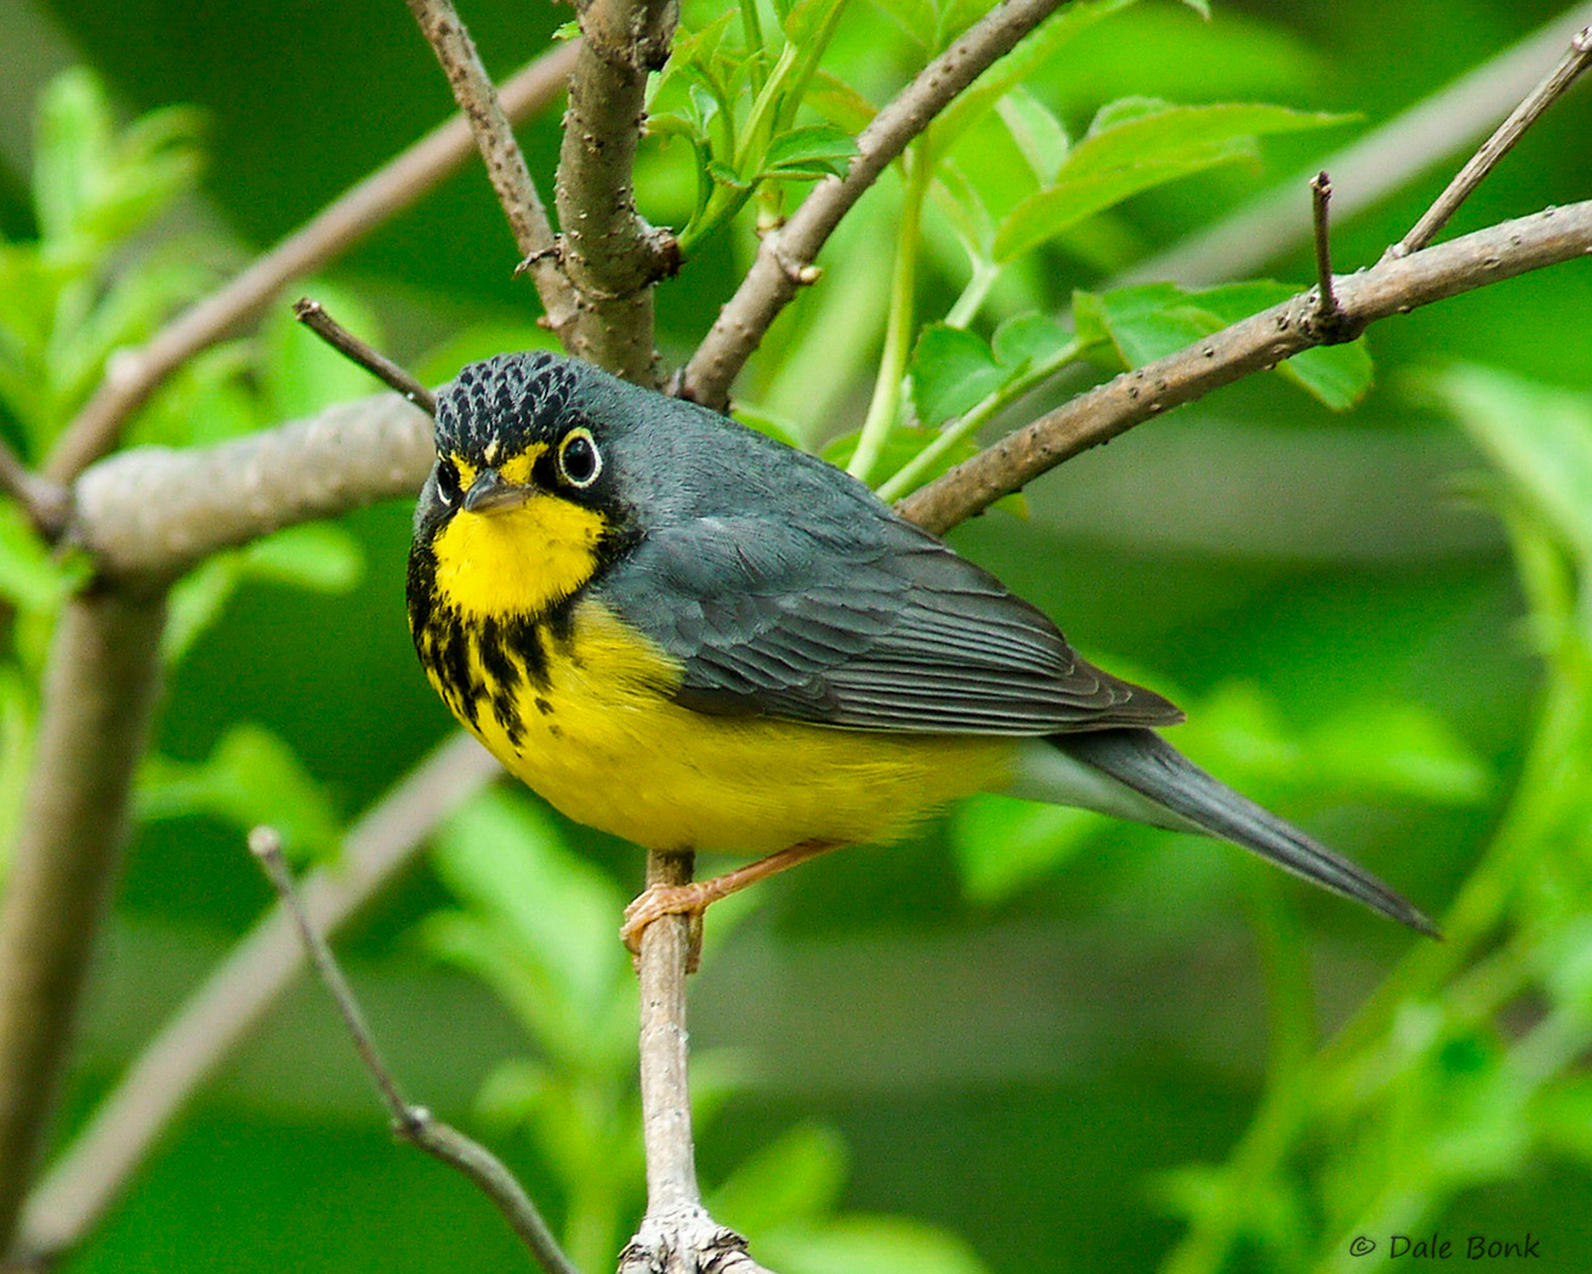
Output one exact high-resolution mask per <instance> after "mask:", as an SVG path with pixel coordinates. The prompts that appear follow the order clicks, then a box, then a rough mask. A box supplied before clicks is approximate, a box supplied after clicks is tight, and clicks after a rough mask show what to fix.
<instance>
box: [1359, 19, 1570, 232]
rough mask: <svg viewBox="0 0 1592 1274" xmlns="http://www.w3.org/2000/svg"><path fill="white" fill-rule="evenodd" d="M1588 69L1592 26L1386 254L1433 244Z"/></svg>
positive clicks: (1566, 51)
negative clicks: (1523, 138) (1549, 108)
mask: <svg viewBox="0 0 1592 1274" xmlns="http://www.w3.org/2000/svg"><path fill="white" fill-rule="evenodd" d="M1589 64H1592V26H1588V27H1583V28H1582V29H1581V30H1579V31H1577V32H1576V33H1575V35H1574V36H1573V37H1572V38H1571V40H1570V47H1569V48H1568V49H1566V50H1565V53H1564V56H1563V57H1562V58H1560V59H1559V64H1558V65H1557V66H1556V67H1554V68H1553V70H1552V71H1550V72H1549V73H1548V74H1547V76H1546V77H1545V78H1544V79H1543V80H1542V82H1541V83H1540V84H1538V85H1537V86H1536V87H1535V88H1534V89H1532V90H1531V92H1530V93H1528V94H1527V95H1526V97H1525V100H1523V101H1522V102H1521V103H1520V105H1518V106H1516V107H1515V109H1514V110H1513V111H1511V112H1510V113H1509V118H1508V119H1506V120H1504V122H1503V123H1502V124H1500V125H1498V128H1497V129H1496V131H1494V133H1493V135H1492V136H1491V137H1489V138H1488V139H1487V140H1486V141H1485V142H1483V143H1482V145H1481V149H1480V150H1478V151H1477V152H1476V153H1475V154H1474V155H1472V156H1471V157H1470V160H1469V162H1468V163H1466V165H1465V166H1464V167H1463V168H1461V169H1460V170H1459V172H1458V173H1456V174H1455V175H1454V179H1453V180H1452V181H1451V182H1449V183H1448V186H1447V187H1446V188H1445V189H1444V191H1443V193H1442V194H1440V195H1439V196H1438V197H1437V200H1436V202H1435V203H1433V204H1432V206H1431V207H1430V208H1428V209H1427V210H1426V212H1425V213H1424V214H1423V215H1422V217H1421V219H1420V220H1419V221H1417V222H1416V223H1415V225H1414V226H1413V227H1412V228H1411V229H1410V232H1409V233H1408V234H1407V235H1405V236H1404V237H1403V238H1402V239H1400V240H1399V241H1398V242H1397V243H1395V244H1394V245H1393V246H1392V247H1391V248H1389V249H1388V250H1387V255H1388V256H1390V257H1404V256H1408V255H1409V254H1410V253H1411V252H1416V251H1419V250H1420V249H1421V248H1424V247H1425V246H1426V245H1427V244H1428V243H1430V242H1431V241H1432V240H1433V238H1435V237H1436V235H1437V232H1438V231H1439V230H1441V229H1442V228H1443V227H1444V225H1446V224H1447V223H1448V219H1449V218H1450V217H1452V216H1453V215H1454V213H1455V212H1456V211H1458V209H1459V206H1460V204H1462V203H1464V202H1465V200H1466V199H1468V198H1469V197H1470V193H1471V191H1473V190H1475V189H1476V187H1477V186H1479V185H1481V183H1482V182H1483V181H1484V180H1486V177H1487V174H1488V173H1490V172H1491V171H1492V170H1493V169H1494V168H1496V167H1497V166H1498V162H1499V160H1501V159H1502V158H1503V157H1504V156H1505V155H1507V154H1508V153H1509V152H1510V150H1512V149H1513V148H1514V144H1515V143H1516V142H1518V141H1519V140H1520V139H1521V138H1522V137H1523V136H1525V132H1526V130H1527V129H1528V128H1530V127H1531V126H1532V125H1533V124H1535V123H1536V122H1537V119H1538V118H1539V117H1540V116H1541V115H1542V113H1543V112H1544V111H1545V110H1547V109H1548V107H1550V106H1552V105H1553V104H1554V103H1555V102H1557V101H1558V100H1559V99H1560V98H1561V97H1563V96H1564V94H1565V93H1566V92H1567V91H1568V90H1569V88H1570V86H1571V85H1572V84H1574V83H1575V82H1576V80H1577V79H1579V78H1580V76H1581V72H1583V71H1585V70H1586V68H1587V66H1588V65H1589Z"/></svg>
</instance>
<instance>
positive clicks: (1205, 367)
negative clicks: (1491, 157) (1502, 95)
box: [897, 200, 1592, 532]
mask: <svg viewBox="0 0 1592 1274" xmlns="http://www.w3.org/2000/svg"><path fill="white" fill-rule="evenodd" d="M1589 252H1592V200H1589V201H1587V202H1584V203H1578V204H1571V205H1569V206H1567V207H1564V208H1558V209H1551V208H1550V209H1547V210H1545V211H1543V212H1539V213H1536V214H1534V215H1533V216H1530V217H1522V218H1520V219H1519V220H1517V221H1506V222H1503V223H1502V224H1500V225H1496V226H1493V227H1491V228H1489V229H1487V230H1479V231H1477V232H1476V233H1474V234H1469V235H1466V236H1464V237H1463V238H1460V239H1453V240H1450V241H1449V242H1447V243H1441V244H1438V245H1437V246H1436V247H1432V248H1426V249H1424V250H1422V251H1420V252H1417V253H1414V254H1412V255H1411V256H1407V257H1403V258H1398V259H1393V260H1384V261H1382V262H1380V263H1379V264H1378V265H1376V266H1375V267H1373V268H1372V269H1370V270H1364V271H1361V272H1360V273H1358V274H1352V275H1348V276H1346V277H1340V278H1339V279H1338V280H1337V284H1338V289H1337V291H1338V303H1339V306H1340V308H1341V309H1342V312H1343V324H1344V326H1345V328H1346V331H1345V332H1342V333H1338V332H1334V333H1323V332H1321V331H1320V330H1318V329H1317V328H1316V327H1315V325H1314V324H1313V323H1312V321H1311V317H1312V312H1313V310H1314V308H1315V304H1314V298H1313V297H1312V295H1311V293H1309V292H1306V293H1303V294H1301V295H1300V296H1296V297H1294V298H1293V299H1292V300H1290V301H1285V302H1283V303H1282V304H1281V305H1277V306H1274V307H1273V308H1271V309H1269V310H1266V311H1263V312H1262V313H1260V314H1256V315H1254V316H1253V317H1251V318H1247V319H1244V320H1243V321H1242V322H1239V323H1235V324H1233V325H1232V326H1231V327H1227V328H1224V329H1223V330H1222V331H1220V332H1217V333H1215V334H1214V335H1212V336H1208V337H1206V338H1205V339H1204V340H1202V341H1197V342H1196V343H1195V344H1193V345H1189V346H1187V347H1185V348H1184V349H1181V350H1179V351H1178V352H1177V353H1175V354H1171V355H1168V356H1167V357H1166V358H1163V359H1159V360H1157V361H1156V362H1154V363H1150V364H1148V365H1146V366H1144V367H1141V368H1138V369H1137V370H1135V371H1131V372H1124V373H1122V375H1120V376H1118V377H1116V378H1115V379H1114V380H1111V381H1108V382H1106V383H1105V384H1104V385H1100V386H1097V387H1096V388H1094V389H1092V390H1090V391H1088V392H1087V393H1084V394H1080V395H1078V397H1076V398H1074V399H1072V400H1071V401H1070V402H1067V403H1065V404H1063V405H1062V406H1061V407H1058V408H1057V409H1056V410H1055V411H1052V412H1050V413H1048V414H1046V415H1044V416H1041V417H1040V418H1039V419H1038V420H1036V421H1034V422H1033V423H1032V424H1030V425H1028V426H1026V427H1025V428H1023V429H1019V430H1017V431H1016V432H1015V433H1012V434H1008V435H1007V436H1006V437H1005V438H1002V439H1001V440H1000V441H999V442H997V443H995V444H994V445H993V446H991V447H988V448H986V449H985V450H984V451H981V452H979V454H978V455H976V456H974V457H973V458H972V459H970V460H967V461H965V462H964V463H962V464H959V465H957V466H956V467H955V468H954V469H952V470H951V471H950V472H949V473H947V474H945V475H944V476H943V477H941V478H939V479H938V480H936V481H935V482H932V483H930V484H929V485H928V486H926V487H924V488H923V489H922V490H921V491H918V492H916V493H915V494H913V495H912V496H910V497H909V498H907V499H906V500H904V501H902V502H901V504H899V505H898V506H897V511H898V512H899V513H900V514H901V515H902V516H903V517H906V518H909V519H911V520H912V521H914V522H916V523H918V524H919V525H920V526H924V527H927V528H928V529H929V530H931V531H940V532H943V531H945V530H947V529H948V528H950V527H952V526H955V525H956V524H957V523H958V522H961V521H963V520H964V519H966V518H969V517H972V516H973V515H974V514H975V513H980V512H982V511H983V510H984V509H986V508H988V507H989V506H990V505H991V504H993V503H994V502H995V501H996V500H998V499H1000V498H1001V497H1002V496H1005V495H1010V494H1011V493H1012V492H1014V491H1017V490H1020V489H1021V488H1022V486H1023V485H1024V484H1025V483H1028V482H1032V481H1033V480H1034V479H1035V478H1037V477H1038V476H1039V475H1040V474H1042V473H1044V472H1046V471H1047V470H1049V469H1052V468H1054V467H1055V466H1056V465H1058V464H1060V463H1061V462H1062V461H1063V460H1067V459H1070V458H1071V457H1073V456H1075V455H1077V454H1078V453H1079V452H1080V451H1085V450H1087V449H1088V448H1090V447H1093V446H1095V445H1097V444H1099V443H1102V442H1108V441H1109V440H1110V439H1112V438H1115V437H1116V436H1117V435H1118V434H1120V433H1122V432H1124V431H1125V430H1127V429H1131V428H1132V427H1133V426H1134V425H1137V424H1139V423H1141V422H1143V421H1145V420H1148V419H1149V418H1150V417H1151V416H1155V415H1159V414H1160V413H1162V412H1165V411H1167V410H1169V409H1171V408H1173V407H1176V406H1179V405H1180V404H1182V403H1186V402H1190V401H1192V400H1193V399H1196V398H1200V397H1203V396H1204V395H1206V394H1208V393H1210V392H1211V390H1213V389H1216V388H1218V387H1219V386H1222V385H1226V384H1229V383H1230V382H1232V381H1235V380H1239V379H1241V378H1242V377H1244V376H1248V375H1250V374H1252V373H1254V372H1258V371H1264V370H1266V369H1268V368H1271V367H1275V366H1276V365H1277V364H1278V363H1280V362H1281V361H1282V360H1283V359H1285V358H1291V357H1292V356H1293V355H1295V354H1297V353H1299V352H1300V351H1302V350H1307V349H1311V348H1313V347H1315V346H1317V345H1322V344H1327V343H1329V342H1331V341H1333V340H1338V339H1343V338H1344V337H1345V336H1346V335H1352V334H1356V333H1358V332H1360V331H1361V330H1363V329H1364V328H1365V326H1366V325H1367V324H1369V323H1372V322H1375V321H1376V320H1377V319H1383V318H1387V317H1388V316H1389V315H1392V314H1405V313H1408V312H1409V311H1410V310H1412V309H1414V308H1415V307H1417V306H1421V305H1429V304H1431V303H1432V302H1433V301H1441V300H1444V299H1446V298H1447V297H1451V296H1458V295H1459V294H1460V293H1462V292H1468V291H1470V290H1471V289H1473V288H1478V287H1483V286H1485V285H1486V284H1489V283H1496V282H1499V281H1500V280H1502V279H1508V278H1513V277H1514V276H1515V275H1517V274H1524V273H1526V272H1527V271H1529V270H1538V269H1541V268H1542V267H1543V266H1548V265H1554V264H1556V263H1558V262H1561V261H1569V260H1572V259H1574V258H1577V257H1585V256H1586V255H1587V254H1588V253H1589Z"/></svg>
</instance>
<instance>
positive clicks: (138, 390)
mask: <svg viewBox="0 0 1592 1274" xmlns="http://www.w3.org/2000/svg"><path fill="white" fill-rule="evenodd" d="M575 56H576V50H575V49H574V48H570V47H565V48H560V49H555V50H553V51H552V52H550V53H547V54H544V55H543V56H542V57H539V58H537V59H536V60H535V61H534V62H532V63H531V64H530V65H529V66H527V67H526V68H525V69H524V70H522V71H520V72H519V73H518V74H517V75H515V76H514V78H513V79H512V80H510V81H509V82H508V83H507V84H505V85H504V86H503V99H502V100H503V108H504V110H505V111H507V112H508V113H509V114H510V116H511V117H512V118H514V119H526V118H529V117H530V116H532V115H534V114H536V113H537V112H539V111H541V110H543V109H544V108H545V107H546V106H547V105H548V104H549V103H551V102H552V101H553V100H554V98H556V97H557V96H558V94H559V92H560V91H561V90H562V89H563V87H564V82H565V80H566V79H567V78H568V75H569V70H570V67H571V66H573V65H574V62H575ZM473 153H474V151H473V147H472V145H471V137H470V126H469V124H467V123H466V122H465V120H464V119H463V118H461V117H458V116H455V117H454V118H453V119H450V120H449V121H448V122H447V123H445V124H443V125H442V126H441V127H439V128H437V129H435V130H433V131H432V132H430V133H428V134H426V136H425V137H423V138H421V139H420V140H419V141H418V142H416V143H415V144H414V145H413V146H411V147H409V149H408V150H406V151H404V152H403V153H402V154H401V155H399V156H398V157H397V158H396V159H394V160H392V161H391V162H390V163H388V164H386V165H385V166H384V167H382V168H379V169H377V170H376V171H375V172H374V173H372V174H371V175H370V176H369V177H367V178H365V180H364V181H362V182H360V183H359V184H358V185H357V186H354V187H353V188H351V189H350V190H348V191H347V192H346V193H345V194H343V195H342V196H341V197H340V198H338V199H337V200H335V201H334V202H332V203H330V204H328V205H327V206H326V207H325V208H323V209H322V210H321V211H320V212H319V213H317V214H316V215H315V216H313V217H311V218H310V220H308V221H306V222H305V223H304V225H302V226H301V227H300V228H299V229H298V230H296V231H294V232H293V233H292V234H291V235H289V236H288V237H287V238H286V239H283V240H282V241H281V242H280V243H278V244H277V245H276V247H274V248H272V249H271V250H270V251H269V252H267V253H266V254H265V255H264V256H262V257H259V258H258V259H256V260H255V262H254V263H253V264H252V265H250V266H249V267H248V268H247V269H246V270H244V271H243V273H241V274H239V275H237V276H236V277H235V278H233V279H232V280H231V281H230V282H229V283H227V284H226V285H225V286H223V287H222V288H221V289H220V290H219V291H217V292H214V293H212V294H211V295H210V296H209V297H207V298H205V299H204V300H202V301H200V302H199V303H198V304H196V305H194V306H192V307H190V308H189V309H187V310H184V311H183V312H182V313H181V314H179V315H178V316H177V317H176V318H175V319H173V320H172V321H171V322H170V323H168V324H167V325H166V326H165V327H164V328H162V329H161V330H160V331H159V332H158V333H156V334H155V336H154V337H152V338H151V339H150V340H149V341H148V342H147V343H145V344H144V345H142V346H140V347H139V348H138V349H135V350H126V351H123V352H121V353H118V354H117V355H115V356H114V358H113V359H112V360H111V362H110V364H109V365H108V366H107V368H106V374H105V380H104V382H103V383H102V384H101V385H100V387H99V388H98V389H97V390H96V391H95V393H94V396H93V397H92V398H90V399H89V401H88V403H87V404H86V405H85V406H84V407H83V409H82V410H81V411H80V412H78V414H77V416H76V417H75V418H74V419H73V420H72V422H71V424H70V425H68V426H67V429H66V431H65V433H64V434H63V435H62V436H61V439H60V441H59V442H58V443H57V444H56V447H55V450H54V452H52V453H51V455H50V456H49V458H48V460H47V461H46V462H45V466H44V472H45V474H46V476H47V477H49V478H50V479H52V480H53V481H55V482H60V483H66V482H70V481H71V480H72V479H73V478H74V477H76V476H77V475H78V474H79V473H80V472H81V471H82V470H84V469H86V468H87V467H88V466H89V465H90V464H92V463H93V462H94V461H95V460H97V459H99V458H100V457H101V456H103V455H104V454H105V453H106V452H107V451H109V450H111V448H112V447H114V446H115V445H116V440H117V438H118V437H120V435H121V431H122V428H123V426H125V425H126V423H127V421H128V419H129V417H131V416H132V414H133V413H134V412H135V411H137V410H138V408H139V407H141V406H142V405H143V404H144V402H145V401H146V400H147V399H148V398H149V396H150V394H152V393H154V391H155V390H156V389H158V388H159V387H160V386H161V385H162V384H163V383H164V382H165V380H166V378H167V377H168V376H170V375H171V374H172V372H174V371H176V369H177V368H179V367H181V366H182V365H183V363H185V362H187V361H188V359H190V358H192V357H193V356H194V355H195V354H197V353H198V352H199V351H200V350H203V349H207V348H209V347H210V346H211V345H214V344H215V343H216V342H217V341H219V340H221V339H222V338H223V337H225V336H226V335H227V334H228V333H230V332H231V331H233V330H234V329H235V328H237V327H238V326H239V325H240V324H242V323H244V322H245V321H247V320H248V319H250V318H253V317H254V316H255V315H257V314H259V313H260V311H261V310H263V309H264V308H265V307H266V306H267V305H269V304H270V303H271V301H272V300H273V299H274V298H275V297H276V295H277V293H278V292H280V291H281V290H282V288H284V287H286V286H287V285H288V284H289V283H291V282H292V281H293V280H294V279H296V278H300V277H302V276H303V275H305V274H308V273H309V272H310V271H312V270H317V269H319V268H320V267H321V266H323V265H325V264H326V263H327V262H328V261H331V260H333V259H334V258H336V257H338V256H339V255H341V254H342V253H344V252H346V251H347V250H348V249H349V248H351V247H352V246H353V245H354V244H356V243H358V242H359V241H360V240H361V239H363V238H364V237H365V236H366V235H368V234H369V233H370V232H371V231H372V230H374V229H375V228H376V227H377V226H380V225H381V224H382V223H383V222H385V221H387V220H389V219H390V218H392V217H393V216H395V215H396V214H398V213H399V212H402V211H403V210H404V209H405V208H407V207H409V206H410V205H411V204H413V203H415V202H416V201H417V200H418V199H419V198H420V197H421V196H422V195H424V194H425V193H426V192H427V191H429V190H431V189H432V188H433V187H435V186H437V185H438V184H439V183H440V182H441V181H442V180H443V179H444V178H446V177H447V176H448V175H449V174H450V173H453V172H455V171H457V170H458V169H459V168H460V167H462V166H463V164H464V162H465V161H466V160H467V159H469V157H470V156H471V154H473ZM544 304H545V302H544Z"/></svg>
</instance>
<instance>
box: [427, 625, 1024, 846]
mask: <svg viewBox="0 0 1592 1274" xmlns="http://www.w3.org/2000/svg"><path fill="white" fill-rule="evenodd" d="M547 656H548V659H547V676H548V684H547V685H546V686H545V687H543V688H537V689H532V688H531V687H530V686H529V685H528V684H526V683H523V682H522V683H521V685H520V687H519V690H518V692H517V695H516V698H517V700H518V701H519V706H520V712H519V714H518V715H519V722H518V724H519V726H520V729H519V730H518V731H517V736H518V737H516V738H511V737H510V734H509V732H508V731H507V730H506V729H505V728H504V726H503V725H501V724H500V722H499V721H498V720H497V718H496V717H495V715H494V714H493V713H491V712H481V713H479V714H478V716H477V721H476V722H475V724H474V725H473V726H472V729H474V731H475V733H476V735H477V737H478V738H479V739H480V740H481V742H482V743H484V744H485V745H486V747H487V749H488V750H489V751H490V752H491V753H492V754H493V755H494V756H495V757H497V758H498V760H499V761H501V762H502V763H503V765H504V767H505V768H507V769H508V770H509V772H510V773H512V774H513V775H514V776H515V777H517V778H519V779H521V780H522V781H523V782H524V783H526V784H527V785H528V786H529V787H531V788H533V789H534V790H535V791H537V792H539V793H540V794H541V795H542V796H543V797H545V798H546V799H547V800H548V801H549V802H550V803H551V804H552V805H554V806H555V807H556V808H558V809H559V810H561V811H563V812H564V813H565V814H567V815H568V816H569V817H570V818H573V819H575V820H577V821H578V822H582V823H587V824H589V825H591V826H592V827H597V828H600V829H602V830H603V831H607V832H612V833H614V834H615V835H618V836H622V837H624V838H626V839H627V840H631V841H635V842H636V843H637V844H639V845H642V846H644V847H646V848H649V849H700V850H726V851H732V852H739V853H748V854H765V853H772V852H773V851H775V850H779V849H784V848H786V847H787V846H790V845H793V844H796V843H798V842H801V841H804V840H815V839H816V840H833V841H840V842H848V843H849V842H856V841H879V840H887V839H889V838H891V837H893V836H896V835H898V834H900V833H901V832H902V831H904V830H905V829H906V827H907V826H908V825H909V824H910V823H911V822H913V821H914V820H915V819H917V818H920V817H922V816H923V815H925V814H928V813H931V812H933V811H934V810H936V809H938V808H940V807H941V806H943V805H945V804H946V803H947V802H949V801H951V800H954V799H956V798H957V797H960V796H965V795H967V794H969V793H971V792H975V791H978V790H980V789H983V788H987V787H992V786H1000V785H1001V784H1002V783H1003V782H1004V781H1005V780H1006V778H1007V770H1008V762H1009V758H1010V754H1011V752H1012V744H1011V742H1010V741H1009V740H1004V739H991V738H976V737H969V736H963V735H908V734H883V733H870V732H865V731H856V730H839V729H830V728H826V727H822V726H810V725H802V724H800V723H795V722H785V721H776V720H771V719H769V718H766V717H713V716H707V715H704V714H702V713H698V712H693V711H691V710H690V709H688V708H683V707H680V706H679V705H678V704H676V703H674V702H672V701H671V700H670V699H669V698H668V689H669V687H671V686H672V685H674V684H676V683H677V681H678V673H677V671H676V669H675V668H674V667H673V666H672V665H671V664H670V663H669V662H668V660H667V659H666V658H665V657H664V656H663V655H662V654H661V652H659V651H657V650H656V649H655V648H654V647H652V646H651V645H650V644H649V643H646V642H645V641H644V640H642V639H639V638H637V637H635V636H633V635H632V634H630V633H627V632H626V631H625V630H624V629H623V628H622V627H621V626H620V625H619V624H618V622H617V621H616V620H615V619H614V617H613V616H612V615H611V614H610V613H608V612H607V611H605V610H603V609H602V608H601V607H598V606H596V605H594V604H592V603H589V602H588V603H585V604H583V605H582V606H581V607H580V608H579V609H578V610H577V612H576V614H575V617H574V624H573V630H572V633H571V639H570V640H569V641H568V642H567V643H566V642H559V641H550V642H549V643H548V649H547ZM439 689H440V687H439ZM538 701H539V702H538Z"/></svg>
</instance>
